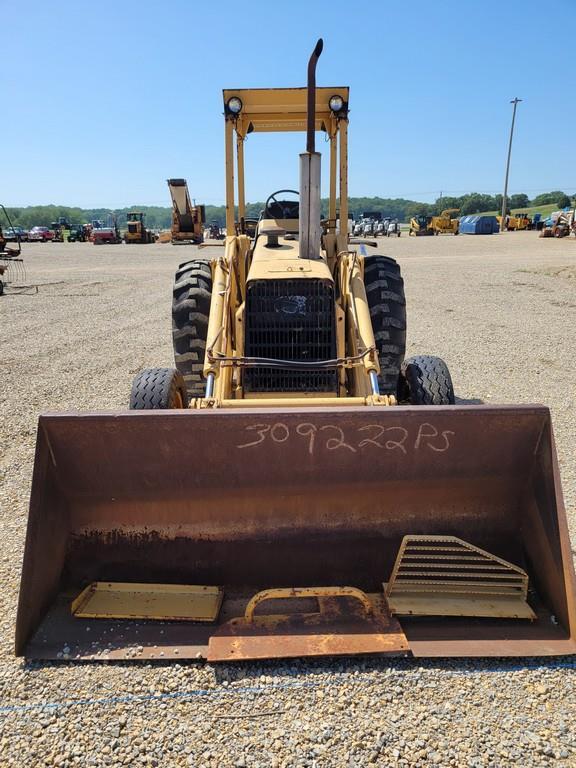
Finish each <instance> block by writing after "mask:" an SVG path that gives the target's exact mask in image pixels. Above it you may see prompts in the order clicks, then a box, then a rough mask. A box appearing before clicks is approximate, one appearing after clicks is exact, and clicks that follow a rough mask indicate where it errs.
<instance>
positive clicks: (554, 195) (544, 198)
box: [532, 189, 567, 206]
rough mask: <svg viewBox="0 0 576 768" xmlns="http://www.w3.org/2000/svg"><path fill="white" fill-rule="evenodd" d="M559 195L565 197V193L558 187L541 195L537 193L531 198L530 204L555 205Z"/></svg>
mask: <svg viewBox="0 0 576 768" xmlns="http://www.w3.org/2000/svg"><path fill="white" fill-rule="evenodd" d="M561 197H567V195H566V193H565V192H561V191H560V190H558V189H557V190H554V192H544V193H543V194H541V195H537V196H536V197H535V198H534V199H533V200H532V205H533V206H538V205H557V204H558V202H557V201H558V200H559V199H560V198H561Z"/></svg>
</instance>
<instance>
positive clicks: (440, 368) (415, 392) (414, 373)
mask: <svg viewBox="0 0 576 768" xmlns="http://www.w3.org/2000/svg"><path fill="white" fill-rule="evenodd" d="M397 397H398V402H399V403H410V404H411V405H454V386H453V384H452V377H451V376H450V371H449V370H448V366H447V365H446V363H445V362H444V360H442V358H440V357H433V356H432V355H417V356H416V357H409V358H408V359H406V360H404V362H403V363H402V368H401V371H400V377H399V379H398V393H397Z"/></svg>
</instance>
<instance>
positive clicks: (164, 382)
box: [130, 368, 188, 411]
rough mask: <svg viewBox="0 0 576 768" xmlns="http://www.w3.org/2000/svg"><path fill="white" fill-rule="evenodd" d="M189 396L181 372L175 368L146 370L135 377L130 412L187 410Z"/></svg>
mask: <svg viewBox="0 0 576 768" xmlns="http://www.w3.org/2000/svg"><path fill="white" fill-rule="evenodd" d="M187 407H188V394H187V392H186V384H185V383H184V379H183V377H182V374H181V373H180V371H177V370H176V369H175V368H145V369H144V370H143V371H140V373H139V374H138V375H137V376H136V377H135V379H134V382H133V384H132V392H131V393H130V410H134V411H154V410H162V409H167V408H187Z"/></svg>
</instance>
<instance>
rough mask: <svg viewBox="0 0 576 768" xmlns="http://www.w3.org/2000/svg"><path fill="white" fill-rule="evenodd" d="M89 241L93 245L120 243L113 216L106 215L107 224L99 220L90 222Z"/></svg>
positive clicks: (120, 238)
mask: <svg viewBox="0 0 576 768" xmlns="http://www.w3.org/2000/svg"><path fill="white" fill-rule="evenodd" d="M90 240H92V242H93V243H94V245H105V244H106V245H114V244H118V243H121V242H122V236H121V234H120V230H119V229H118V221H117V220H116V216H115V214H113V213H110V214H108V222H107V223H106V224H104V223H103V222H102V221H99V220H95V221H93V222H92V230H91V232H90Z"/></svg>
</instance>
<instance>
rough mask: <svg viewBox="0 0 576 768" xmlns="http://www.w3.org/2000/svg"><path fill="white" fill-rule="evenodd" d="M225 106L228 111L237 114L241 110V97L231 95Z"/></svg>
mask: <svg viewBox="0 0 576 768" xmlns="http://www.w3.org/2000/svg"><path fill="white" fill-rule="evenodd" d="M226 106H227V107H228V111H229V112H232V114H233V115H237V114H238V113H239V112H240V111H241V110H242V99H240V98H238V96H232V97H231V98H230V99H228V102H227V103H226Z"/></svg>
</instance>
